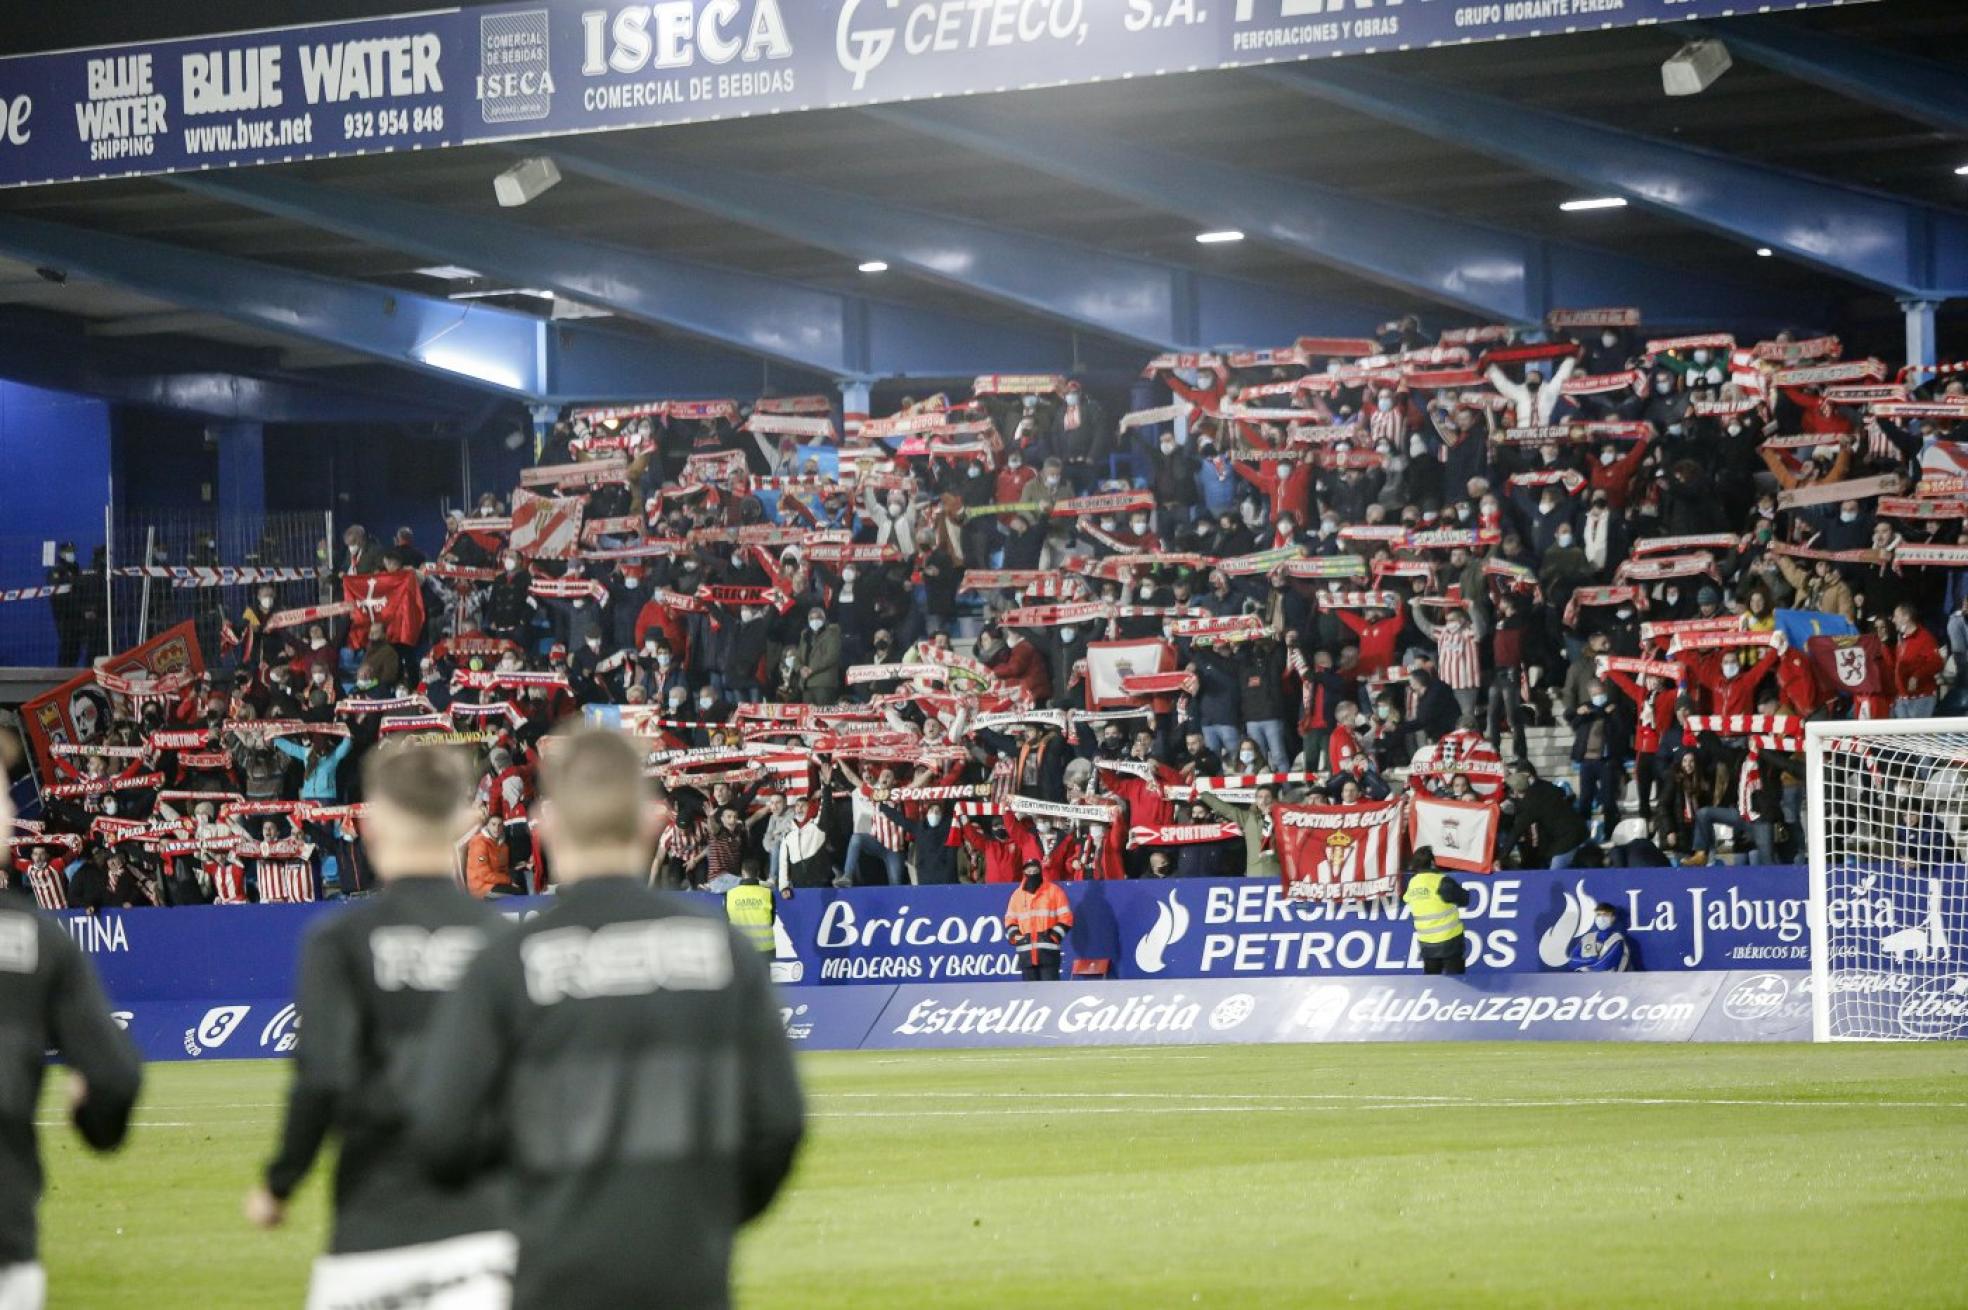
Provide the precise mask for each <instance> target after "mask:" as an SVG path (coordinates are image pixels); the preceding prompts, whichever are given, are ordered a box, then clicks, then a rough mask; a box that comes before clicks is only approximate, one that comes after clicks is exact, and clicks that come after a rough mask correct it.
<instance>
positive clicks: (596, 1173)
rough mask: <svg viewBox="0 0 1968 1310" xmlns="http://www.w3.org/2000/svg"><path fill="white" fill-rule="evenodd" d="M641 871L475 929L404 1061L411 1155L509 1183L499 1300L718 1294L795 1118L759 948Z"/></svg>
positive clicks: (725, 1290) (711, 1309) (591, 1303)
mask: <svg viewBox="0 0 1968 1310" xmlns="http://www.w3.org/2000/svg"><path fill="white" fill-rule="evenodd" d="M640 873H641V871H640V870H637V871H635V874H634V875H629V876H623V877H619V878H593V879H587V880H584V881H581V882H576V883H571V884H569V885H567V886H565V887H563V888H562V889H561V893H560V895H559V896H557V897H555V898H554V904H553V906H552V907H551V908H549V909H546V910H543V911H541V912H540V914H539V915H537V916H536V917H535V918H533V919H531V920H529V921H528V922H526V923H524V924H522V925H520V926H519V927H518V928H516V929H514V930H512V931H511V932H509V933H507V934H505V935H504V936H503V937H501V938H500V939H498V940H496V941H494V942H493V943H492V944H491V945H489V946H487V947H486V948H485V950H484V951H483V952H481V953H480V954H479V956H478V958H477V959H476V960H474V961H473V962H472V965H471V968H470V969H469V970H467V971H466V973H465V977H464V981H463V982H461V983H460V984H459V985H458V989H457V991H455V992H454V993H452V994H451V996H449V997H448V998H446V1000H445V1003H444V1006H443V1008H442V1012H441V1014H440V1016H439V1021H438V1022H437V1023H434V1024H433V1025H432V1036H431V1038H430V1039H429V1041H428V1042H427V1043H426V1045H427V1047H428V1049H427V1050H426V1051H425V1053H424V1055H425V1058H424V1059H423V1060H422V1061H421V1062H420V1064H419V1070H420V1076H419V1077H418V1079H417V1082H416V1087H415V1091H414V1092H413V1093H412V1096H411V1101H410V1114H409V1141H410V1147H411V1152H412V1154H414V1155H415V1156H417V1157H418V1158H420V1159H421V1160H422V1162H423V1164H424V1165H425V1167H426V1168H428V1169H429V1170H430V1171H431V1173H432V1174H433V1175H434V1176H435V1177H436V1178H437V1179H438V1180H439V1181H440V1182H450V1183H453V1184H457V1183H462V1182H465V1181H467V1180H469V1179H472V1178H473V1177H482V1176H484V1173H485V1172H486V1171H487V1170H488V1169H494V1170H496V1171H497V1172H504V1173H506V1174H507V1175H508V1176H509V1177H510V1178H511V1180H512V1182H513V1184H514V1187H513V1198H514V1199H513V1206H512V1212H511V1223H510V1227H511V1229H512V1231H513V1233H514V1234H516V1235H517V1236H518V1238H519V1247H520V1255H519V1268H518V1271H517V1273H516V1276H515V1278H514V1289H513V1292H514V1295H513V1301H514V1304H515V1305H521V1306H527V1305H552V1306H554V1307H556V1308H557V1310H588V1308H589V1307H595V1308H596V1310H600V1308H601V1307H611V1308H612V1307H616V1306H630V1305H673V1306H702V1307H706V1308H707V1310H715V1308H717V1307H723V1306H727V1305H729V1304H730V1299H731V1293H730V1283H731V1246H732V1240H733V1238H734V1237H735V1236H736V1235H737V1229H738V1228H739V1226H740V1225H742V1224H744V1223H745V1222H747V1221H748V1220H750V1219H752V1218H753V1217H755V1216H756V1215H758V1214H759V1213H760V1212H762V1211H763V1210H764V1209H765V1208H766V1206H767V1205H768V1204H770V1203H771V1201H772V1198H773V1196H774V1195H776V1194H777V1192H778V1190H779V1186H780V1184H781V1183H783V1182H784V1181H785V1178H786V1175H787V1174H788V1173H789V1172H790V1171H791V1169H792V1163H793V1155H794V1152H795V1151H796V1150H797V1149H798V1146H799V1142H800V1138H801V1136H802V1135H803V1133H804V1127H805V1112H804V1108H803V1106H802V1098H801V1094H800V1087H799V1078H798V1074H797V1072H796V1070H795V1069H794V1067H793V1056H792V1050H791V1048H790V1047H789V1046H788V1044H787V1041H786V1033H785V1027H784V1024H783V1023H782V1021H781V1019H780V1015H779V1003H778V1000H777V998H776V997H775V996H774V995H773V991H772V984H771V981H770V980H769V979H768V978H767V976H766V967H765V962H764V961H763V960H761V959H760V958H759V952H758V951H757V950H756V949H754V948H753V947H752V945H751V944H750V943H749V942H747V941H745V940H744V939H743V938H742V937H740V936H739V935H738V934H737V932H736V931H735V930H734V929H733V928H732V927H731V926H730V925H729V924H728V923H726V922H724V921H723V915H722V913H721V912H719V913H718V914H716V915H715V916H713V915H709V914H706V913H704V912H703V911H701V910H699V909H698V908H697V907H695V906H693V905H690V904H687V903H686V902H685V901H684V900H683V898H681V897H677V896H673V895H668V894H665V893H661V892H654V891H651V890H649V889H648V888H647V887H645V886H643V885H641V878H640V876H639V875H640ZM603 932H606V933H607V934H608V935H609V936H610V937H612V938H613V939H614V940H615V941H616V942H617V943H624V944H627V945H628V946H629V948H630V949H629V950H628V951H627V953H626V954H625V953H624V952H623V950H621V949H619V947H618V948H617V949H614V950H609V951H602V950H599V949H597V948H596V947H595V942H596V939H597V938H598V937H600V936H601V935H602V934H603ZM548 948H551V949H548ZM609 960H613V961H614V962H615V964H616V966H618V967H613V968H611V967H609V965H608V963H607V961H609ZM624 960H628V961H630V962H631V966H630V967H629V968H627V969H626V971H625V970H624V969H623V968H621V967H619V966H620V965H621V964H622V963H623V961H624ZM556 965H557V966H558V967H554V966H556ZM310 1040H312V1034H310ZM489 1142H497V1143H499V1144H500V1145H501V1147H502V1154H503V1156H504V1160H505V1163H504V1166H503V1169H497V1166H496V1164H495V1161H494V1160H493V1159H491V1158H489V1153H488V1152H487V1150H486V1146H487V1143H489Z"/></svg>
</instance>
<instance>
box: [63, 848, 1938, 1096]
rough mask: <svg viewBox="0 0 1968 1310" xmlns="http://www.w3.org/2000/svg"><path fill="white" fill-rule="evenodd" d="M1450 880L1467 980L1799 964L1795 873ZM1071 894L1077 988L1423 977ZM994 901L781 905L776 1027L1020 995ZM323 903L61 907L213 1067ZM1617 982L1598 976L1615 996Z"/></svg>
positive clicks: (1299, 918)
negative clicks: (1610, 915) (904, 1005)
mask: <svg viewBox="0 0 1968 1310" xmlns="http://www.w3.org/2000/svg"><path fill="white" fill-rule="evenodd" d="M1464 881H1465V885H1467V886H1468V887H1469V888H1470V891H1471V893H1472V903H1471V905H1470V906H1469V908H1468V912H1467V919H1466V922H1467V925H1468V931H1469V941H1470V961H1471V966H1470V967H1471V969H1472V970H1473V974H1472V976H1477V977H1484V978H1490V979H1501V978H1515V979H1518V980H1520V981H1521V980H1524V979H1530V978H1536V977H1538V976H1540V975H1544V976H1556V975H1559V974H1563V973H1564V972H1565V971H1566V968H1567V964H1566V961H1567V956H1568V954H1569V952H1570V949H1571V947H1572V944H1573V942H1574V941H1575V940H1576V938H1577V937H1578V935H1579V934H1580V933H1581V932H1583V931H1584V930H1585V928H1586V925H1588V924H1589V923H1590V920H1591V917H1592V911H1593V907H1594V906H1595V905H1596V904H1597V903H1599V902H1602V901H1603V902H1608V903H1611V904H1614V905H1616V906H1619V907H1620V909H1621V918H1622V922H1621V926H1622V928H1623V929H1625V930H1626V931H1627V933H1628V934H1629V941H1630V942H1631V943H1632V947H1633V952H1634V958H1635V961H1636V963H1637V966H1638V968H1639V969H1640V970H1641V971H1642V972H1644V973H1647V974H1650V975H1651V974H1659V975H1674V976H1679V977H1682V978H1683V980H1684V981H1685V980H1686V976H1688V975H1696V974H1715V973H1718V972H1720V971H1728V970H1737V971H1745V970H1746V971H1757V972H1769V973H1773V974H1775V973H1782V972H1784V971H1787V970H1797V969H1802V968H1804V967H1805V965H1806V961H1807V956H1808V940H1807V934H1806V931H1805V920H1804V897H1805V876H1804V872H1803V870H1801V869H1797V868H1770V869H1758V868H1745V869H1728V868H1716V869H1701V870H1692V869H1690V870H1671V869H1650V870H1567V871H1560V872H1555V873H1552V872H1523V873H1507V874H1498V875H1495V876H1492V877H1487V878H1476V877H1471V878H1467V879H1465V880H1464ZM1067 892H1068V895H1069V897H1070V898H1071V899H1072V902H1073V906H1074V912H1075V916H1076V923H1075V925H1074V928H1073V932H1072V936H1071V938H1070V939H1069V940H1068V942H1067V948H1066V962H1067V968H1068V970H1069V971H1070V969H1071V967H1072V964H1073V962H1074V961H1076V960H1079V959H1092V958H1099V959H1105V960H1107V961H1108V962H1109V965H1110V974H1111V978H1112V981H1109V982H1100V983H1093V984H1088V985H1091V986H1094V987H1096V988H1103V987H1109V988H1118V987H1120V986H1121V984H1127V985H1128V986H1129V987H1130V988H1133V989H1135V990H1136V991H1141V993H1142V994H1143V995H1150V994H1152V995H1166V994H1168V993H1169V991H1170V989H1171V988H1178V989H1181V990H1183V991H1184V992H1185V994H1188V993H1193V992H1194V990H1195V988H1194V986H1192V984H1204V983H1208V984H1215V983H1219V982H1221V983H1226V984H1229V983H1234V984H1238V985H1243V984H1246V983H1248V982H1250V981H1252V980H1258V979H1267V978H1289V979H1301V980H1305V979H1310V980H1320V979H1327V980H1330V979H1362V978H1379V979H1390V978H1400V977H1414V976H1416V975H1418V974H1419V973H1420V972H1421V962H1420V958H1419V955H1418V953H1417V950H1416V947H1415V943H1414V935H1413V932H1412V929H1411V927H1410V925H1409V922H1408V918H1407V915H1406V913H1405V911H1403V910H1401V909H1400V908H1399V907H1388V906H1385V905H1381V904H1372V905H1361V906H1353V907H1341V906H1323V905H1321V906H1314V905H1307V904H1295V903H1292V902H1288V901H1285V900H1283V899H1282V897H1281V896H1280V895H1279V889H1278V885H1277V884H1276V883H1275V882H1270V881H1263V880H1257V879H1242V878H1223V879H1180V880H1174V881H1166V882H1127V883H1078V884H1069V885H1068V886H1067ZM1865 894H1866V895H1868V896H1872V897H1875V898H1876V897H1877V895H1878V894H1879V892H1878V891H1877V889H1876V888H1875V889H1874V890H1872V891H1869V892H1866V893H1865ZM1009 895H1010V890H1009V888H1005V887H998V886H964V887H878V888H877V887H871V888H857V889H854V890H850V891H844V892H842V891H833V890H815V891H805V892H800V893H799V894H797V895H796V896H795V897H794V898H793V899H792V900H791V901H781V902H779V903H778V904H779V907H780V916H779V921H778V924H777V926H776V928H775V939H776V949H775V951H774V960H773V965H772V969H773V974H774V977H775V979H776V980H777V981H779V982H780V984H781V986H782V991H783V993H784V997H785V1001H784V1004H785V1008H786V1011H787V1013H786V1022H787V1025H788V1030H789V1031H803V1034H804V1036H805V1037H806V1038H807V1039H810V1040H811V1042H812V1044H814V1045H827V1046H838V1047H852V1046H855V1045H857V1044H859V1043H860V1042H861V1041H863V1040H864V1039H865V1038H867V1036H868V1034H869V1033H870V1032H873V1031H875V1030H876V1029H878V1028H879V1026H880V1024H879V1021H878V1020H879V1017H880V1016H883V1015H884V1012H885V1010H886V1009H887V1007H888V1006H889V999H888V998H889V996H890V993H893V992H895V991H896V990H897V989H898V988H900V989H901V992H902V993H904V994H909V995H913V994H915V993H918V992H920V993H922V995H923V997H924V998H925V999H929V1000H934V999H935V998H936V996H937V995H938V993H936V991H935V989H936V988H938V987H944V986H957V987H958V988H959V989H960V991H961V993H962V994H963V995H966V996H975V995H978V994H979V992H980V987H983V989H984V991H985V992H990V991H992V989H998V988H1002V989H1005V990H1006V993H1007V994H1010V993H1011V992H1015V991H1017V990H1019V988H1020V986H1021V985H1020V984H1019V983H1017V981H1016V979H1017V977H1018V967H1017V962H1016V960H1015V959H1014V957H1013V954H1012V952H1011V949H1010V947H1009V946H1008V945H1007V944H1006V942H1005V939H1004V928H1003V914H1004V909H1005V904H1006V901H1007V900H1008V899H1009ZM550 903H551V902H550V900H546V899H541V900H516V901H511V902H508V903H507V906H506V908H507V911H508V913H510V914H512V915H514V916H516V917H517V916H523V915H527V914H532V913H536V912H538V910H539V909H540V908H541V907H543V906H545V905H548V904H550ZM335 912H336V906H334V905H332V904H329V905H317V906H278V905H269V906H241V907H211V908H207V909H202V910H125V911H107V912H104V913H102V914H98V915H87V914H69V915H66V916H64V923H65V926H66V927H67V929H68V931H69V934H70V936H71V937H72V938H73V939H74V940H75V941H76V942H77V943H78V944H79V945H80V946H81V947H82V948H83V949H84V950H85V951H86V952H87V953H88V954H89V956H90V958H91V960H92V961H93V962H94V964H95V966H96V969H97V971H98V972H99V973H100V975H101V976H102V979H103V983H104V986H105V987H106V988H107V990H108V992H109V994H110V997H111V998H112V1001H113V1003H114V1004H115V1005H116V1007H117V1008H118V1009H119V1011H121V1012H122V1013H123V1016H124V1020H125V1022H126V1023H127V1024H128V1025H129V1027H130V1028H131V1030H132V1031H133V1032H135V1033H137V1034H138V1036H139V1038H140V1040H141V1041H142V1043H143V1045H144V1048H145V1050H146V1051H147V1052H148V1053H149V1054H150V1055H151V1056H152V1057H153V1058H177V1059H184V1058H210V1057H219V1058H225V1057H243V1056H261V1055H270V1054H280V1053H283V1052H284V1051H286V1050H289V1049H291V1047H292V1044H293V1036H294V1031H295V1023H294V1013H293V1006H292V1000H293V979H294V974H295V965H296V960H297V958H298V953H299V947H300V941H301V938H302V936H303V934H304V933H305V932H306V930H307V927H308V925H309V923H310V922H312V921H313V920H314V919H316V918H317V917H318V916H321V915H324V914H333V913H335ZM1868 913H1871V914H1874V915H1884V914H1885V913H1886V912H1885V911H1883V910H1878V909H1876V908H1875V909H1872V910H1869V911H1868ZM1903 917H1904V916H1903ZM1633 977H1634V975H1626V976H1625V977H1622V978H1619V979H1616V980H1609V981H1607V984H1606V985H1607V986H1609V987H1612V988H1615V989H1618V988H1624V987H1626V986H1628V984H1629V983H1630V981H1631V980H1632V978H1633ZM849 984H856V985H849ZM1145 984H1152V986H1149V987H1147V988H1146V990H1142V988H1141V986H1139V985H1145ZM984 985H988V986H984ZM1494 985H1501V984H1494ZM1510 985H1511V986H1517V985H1518V984H1517V983H1512V984H1510ZM1648 985H1649V986H1652V985H1653V984H1648ZM1689 985H1691V986H1692V985H1694V984H1692V983H1691V984H1689ZM925 989H927V990H925ZM1538 994H1543V993H1538ZM998 1003H999V1002H997V1001H995V1000H994V1001H992V1002H991V1004H998ZM908 1035H909V1034H906V1033H905V1034H903V1036H908Z"/></svg>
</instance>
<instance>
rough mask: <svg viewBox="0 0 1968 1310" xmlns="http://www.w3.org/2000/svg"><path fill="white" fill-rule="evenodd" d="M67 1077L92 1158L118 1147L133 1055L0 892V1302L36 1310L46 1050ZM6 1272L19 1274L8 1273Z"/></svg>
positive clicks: (99, 998)
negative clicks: (38, 1111) (38, 1131)
mask: <svg viewBox="0 0 1968 1310" xmlns="http://www.w3.org/2000/svg"><path fill="white" fill-rule="evenodd" d="M11 810H12V807H11V806H10V805H8V804H7V803H6V774H5V772H4V771H0V853H4V851H5V840H4V833H5V823H6V822H9V821H11V818H12V814H11ZM51 1047H52V1048H55V1049H57V1050H59V1051H60V1052H61V1057H62V1059H63V1060H64V1061H65V1062H66V1063H67V1064H68V1066H69V1068H70V1069H71V1070H72V1071H73V1075H74V1077H75V1079H76V1086H75V1088H74V1090H72V1092H71V1095H70V1105H71V1107H72V1111H71V1113H72V1117H73V1119H74V1122H75V1128H76V1131H77V1132H79V1133H81V1134H82V1140H83V1141H85V1142H87V1143H88V1144H89V1145H90V1146H92V1147H94V1148H95V1149H96V1150H98V1151H112V1150H115V1149H116V1147H118V1146H119V1145H121V1144H122V1142H123V1134H124V1132H125V1130H126V1129H127V1128H128V1126H129V1122H130V1107H131V1106H132V1105H134V1104H135V1103H136V1099H137V1090H138V1087H139V1085H140V1084H141V1082H142V1080H143V1062H142V1061H141V1059H139V1057H138V1055H137V1049H136V1047H135V1046H134V1045H133V1044H132V1043H131V1041H130V1039H129V1037H128V1036H126V1035H125V1034H124V1032H123V1030H122V1029H121V1028H119V1027H117V1026H116V1023H115V1021H114V1020H112V1019H111V1018H110V1017H109V1005H108V1003H107V1002H106V1001H105V1000H104V999H103V992H102V987H101V986H100V984H98V983H97V981H96V975H95V971H94V970H93V969H91V968H90V967H89V962H88V960H87V959H86V958H84V956H83V954H82V952H81V951H80V950H78V949H77V948H76V945H75V943H74V942H73V941H72V940H70V938H69V935H68V934H67V933H66V932H64V931H62V929H61V927H60V925H58V924H56V923H54V922H53V921H52V920H49V919H44V918H42V917H41V915H40V914H38V913H37V912H36V911H35V908H34V901H33V900H32V899H31V898H29V897H26V896H23V895H20V894H19V893H17V892H11V891H9V892H0V1301H5V1300H6V1298H7V1293H8V1291H9V1290H10V1288H12V1289H16V1292H15V1294H16V1295H19V1296H20V1297H21V1300H20V1301H18V1302H11V1303H10V1304H25V1305H39V1304H40V1300H39V1294H38V1292H35V1293H32V1294H30V1293H28V1292H27V1291H25V1290H21V1289H24V1288H25V1286H26V1282H27V1280H28V1279H30V1278H31V1279H32V1280H33V1286H34V1287H37V1288H38V1286H39V1284H40V1271H39V1269H38V1268H36V1267H34V1261H35V1251H36V1249H37V1245H38V1243H37V1233H36V1229H35V1219H34V1209H35V1204H36V1202H38V1201H39V1200H40V1198H41V1156H40V1151H39V1149H38V1147H37V1144H36V1140H35V1132H34V1119H35V1108H36V1106H37V1105H38V1104H39V1103H40V1099H41V1080H42V1078H43V1076H44V1075H45V1073H46V1072H47V1068H48V1060H47V1052H48V1050H49V1048H51ZM16 1266H19V1267H18V1268H16Z"/></svg>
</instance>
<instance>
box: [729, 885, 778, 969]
mask: <svg viewBox="0 0 1968 1310" xmlns="http://www.w3.org/2000/svg"><path fill="white" fill-rule="evenodd" d="M724 913H725V917H727V918H728V919H730V920H731V924H732V926H733V927H734V928H736V929H737V930H738V931H739V932H741V933H743V934H745V937H746V939H747V940H748V941H750V942H751V944H752V945H753V946H754V947H756V948H757V949H758V950H759V951H761V952H763V953H764V954H766V955H770V954H772V892H771V891H770V890H769V889H768V888H766V887H765V886H763V885H762V884H760V883H755V882H741V883H739V884H738V885H737V886H736V887H733V888H732V889H731V890H730V891H728V892H726V893H725V894H724Z"/></svg>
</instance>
